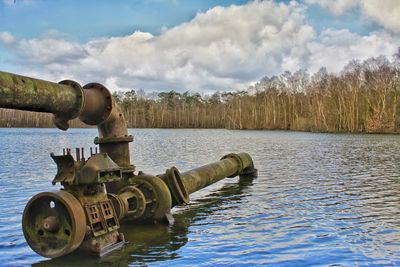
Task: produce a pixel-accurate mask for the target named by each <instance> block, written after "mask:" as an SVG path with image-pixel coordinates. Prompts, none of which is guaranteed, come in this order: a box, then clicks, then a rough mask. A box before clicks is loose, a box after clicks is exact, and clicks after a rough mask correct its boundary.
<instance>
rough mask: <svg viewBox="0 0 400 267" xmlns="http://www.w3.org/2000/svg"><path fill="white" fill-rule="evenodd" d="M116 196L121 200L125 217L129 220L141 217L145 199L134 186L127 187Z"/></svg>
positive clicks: (144, 207)
mask: <svg viewBox="0 0 400 267" xmlns="http://www.w3.org/2000/svg"><path fill="white" fill-rule="evenodd" d="M118 196H119V197H120V198H121V199H122V200H123V203H124V206H125V212H126V215H127V216H128V217H129V218H131V219H137V218H139V217H141V216H142V215H143V213H144V211H145V209H146V197H145V196H144V194H143V193H142V191H141V190H140V189H138V188H137V187H135V186H127V187H124V188H122V189H121V191H120V193H119V194H118Z"/></svg>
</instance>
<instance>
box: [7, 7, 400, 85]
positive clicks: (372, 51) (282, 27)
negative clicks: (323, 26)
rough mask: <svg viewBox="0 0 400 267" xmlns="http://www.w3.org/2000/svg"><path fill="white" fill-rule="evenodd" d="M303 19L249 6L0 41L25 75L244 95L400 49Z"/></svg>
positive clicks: (379, 37) (387, 37) (298, 10)
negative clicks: (158, 29)
mask: <svg viewBox="0 0 400 267" xmlns="http://www.w3.org/2000/svg"><path fill="white" fill-rule="evenodd" d="M305 14H306V12H305V7H304V6H303V5H300V4H298V3H296V2H291V3H289V4H284V3H275V2H273V1H255V2H250V3H248V4H245V5H242V6H235V5H233V6H230V7H215V8H212V9H210V10H209V11H207V12H205V13H199V14H197V16H196V17H195V18H194V19H193V20H191V21H189V22H186V23H183V24H181V25H178V26H176V27H174V28H171V29H166V30H165V31H163V32H162V33H161V34H160V35H158V36H154V35H152V34H150V33H146V32H135V33H133V34H131V35H128V36H122V37H110V38H102V39H96V40H91V41H89V42H87V43H84V44H80V43H76V42H70V41H67V40H65V39H64V37H63V36H60V35H46V36H43V37H41V38H34V39H28V40H27V39H21V40H18V39H15V38H14V37H13V36H12V35H10V34H9V33H8V34H5V33H2V34H0V42H2V43H4V44H6V45H8V47H9V50H10V51H13V52H14V53H15V54H16V56H17V58H18V60H19V64H20V66H21V71H20V72H21V74H25V75H34V76H36V77H41V78H45V79H50V80H55V81H57V80H61V79H75V80H77V81H79V82H81V83H82V84H84V83H87V82H93V81H95V82H100V83H104V84H105V85H106V86H109V89H111V90H115V89H144V90H147V91H152V90H173V89H174V90H181V91H182V90H193V91H203V92H211V91H215V90H238V89H240V90H242V89H245V88H247V86H249V85H250V84H252V83H253V82H255V81H257V80H259V79H260V78H261V77H263V76H265V75H269V76H270V75H274V74H280V73H282V72H283V71H285V70H290V71H292V72H294V71H296V70H298V69H300V68H308V69H310V70H311V71H316V70H317V69H318V68H319V67H322V66H326V67H327V68H328V70H329V71H339V70H340V69H341V68H342V67H343V66H345V65H346V64H347V62H348V61H349V60H350V59H353V58H358V59H365V58H368V57H371V56H378V55H381V54H383V55H386V56H391V55H392V54H393V53H395V52H396V48H397V47H398V46H399V45H400V41H399V38H398V37H394V36H392V35H391V34H389V33H386V32H384V31H382V32H375V33H371V34H369V35H366V36H361V35H357V34H354V33H351V32H349V31H348V30H342V31H337V30H331V29H327V30H325V31H324V32H322V33H321V35H316V33H315V31H314V30H313V28H312V27H311V26H310V25H309V24H308V23H307V18H306V17H305ZM7 40H8V41H7Z"/></svg>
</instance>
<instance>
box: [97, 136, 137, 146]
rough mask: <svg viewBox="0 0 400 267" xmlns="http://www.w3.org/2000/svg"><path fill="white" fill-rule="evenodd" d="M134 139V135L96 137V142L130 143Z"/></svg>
mask: <svg viewBox="0 0 400 267" xmlns="http://www.w3.org/2000/svg"><path fill="white" fill-rule="evenodd" d="M132 141H133V136H132V135H127V136H123V137H96V138H95V139H94V143H95V144H96V145H98V144H110V143H130V142H132Z"/></svg>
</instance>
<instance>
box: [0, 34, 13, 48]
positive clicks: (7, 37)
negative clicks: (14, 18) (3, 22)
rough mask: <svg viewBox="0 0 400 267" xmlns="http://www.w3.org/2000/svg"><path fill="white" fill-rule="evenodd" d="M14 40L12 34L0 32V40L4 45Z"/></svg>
mask: <svg viewBox="0 0 400 267" xmlns="http://www.w3.org/2000/svg"><path fill="white" fill-rule="evenodd" d="M14 41H15V38H14V36H12V34H11V33H9V32H0V42H1V43H4V44H6V45H10V44H12V43H13V42H14Z"/></svg>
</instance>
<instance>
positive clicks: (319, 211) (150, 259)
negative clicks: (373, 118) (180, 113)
mask: <svg viewBox="0 0 400 267" xmlns="http://www.w3.org/2000/svg"><path fill="white" fill-rule="evenodd" d="M129 133H130V134H132V135H134V138H135V140H134V142H133V143H132V145H131V158H132V162H133V164H135V165H136V167H137V170H143V171H144V172H145V173H149V174H159V173H163V172H165V169H167V168H169V167H171V166H176V167H177V168H178V169H179V170H180V171H181V172H182V171H186V170H189V169H192V168H195V167H198V166H201V165H204V164H207V163H210V162H213V161H216V160H218V159H219V158H220V157H222V156H223V155H225V154H227V153H231V152H235V153H236V152H248V153H249V154H250V155H251V156H252V157H253V159H254V162H255V166H256V168H258V170H259V177H258V178H256V179H254V180H239V178H233V179H224V180H222V181H220V182H218V183H217V184H214V185H212V186H211V187H208V188H205V189H203V190H202V191H199V192H196V193H195V194H193V195H191V204H190V205H188V206H185V207H179V208H175V209H174V210H173V214H174V217H175V224H174V225H172V226H169V227H168V226H132V225H131V226H126V225H125V226H124V227H123V229H122V232H123V233H124V235H125V238H126V239H127V241H129V243H128V244H127V245H126V246H125V247H124V248H123V249H120V250H118V251H114V252H112V253H110V254H108V255H107V256H105V257H103V258H101V259H97V258H92V257H85V256H83V255H79V254H72V255H71V256H67V257H65V258H61V259H55V260H49V259H46V258H42V257H41V256H38V255H37V254H35V253H34V252H33V251H32V250H31V249H30V248H29V246H28V245H27V244H26V242H25V239H24V237H23V234H22V229H21V217H22V212H23V209H24V207H25V205H26V203H27V201H28V200H29V198H30V197H32V196H33V195H34V194H36V193H39V192H42V191H49V190H57V189H58V188H59V187H58V186H52V185H51V181H52V179H53V177H54V175H55V174H56V166H55V164H54V163H53V161H52V159H51V158H50V153H51V152H55V153H56V154H61V153H62V148H63V147H71V148H74V147H77V146H83V147H85V150H86V151H89V147H90V146H93V147H94V145H93V139H94V137H95V136H97V130H96V129H72V130H69V131H67V132H61V131H59V130H57V129H0V212H1V213H0V265H1V266H26V265H33V266H128V265H140V266H143V265H149V266H188V265H192V266H226V265H234V266H241V265H243V266H245V265H246V266H248V265H250V266H252V265H256V266H257V265H259V266H265V265H268V266H367V265H368V266H374V265H375V266H400V153H399V151H400V136H397V135H351V134H317V133H301V132H281V131H229V130H197V129H182V130H168V129H161V130H159V129H130V130H129Z"/></svg>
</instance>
